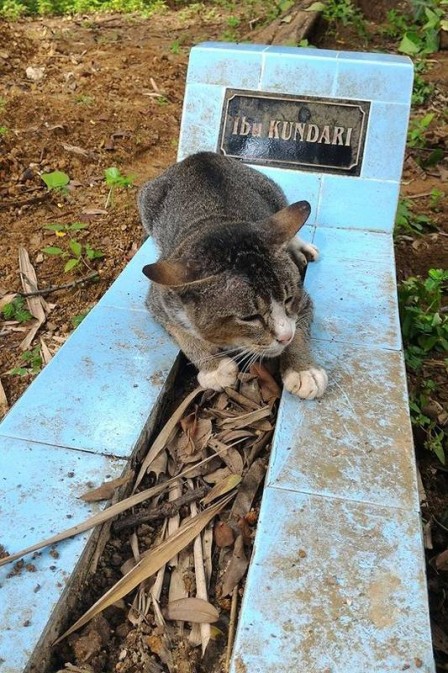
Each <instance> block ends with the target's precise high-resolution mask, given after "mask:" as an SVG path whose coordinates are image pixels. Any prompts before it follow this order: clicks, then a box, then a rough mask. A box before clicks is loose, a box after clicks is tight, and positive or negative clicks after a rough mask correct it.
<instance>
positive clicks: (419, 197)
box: [405, 192, 432, 199]
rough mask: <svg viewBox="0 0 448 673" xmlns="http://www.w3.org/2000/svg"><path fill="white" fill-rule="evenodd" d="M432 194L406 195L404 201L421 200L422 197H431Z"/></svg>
mask: <svg viewBox="0 0 448 673" xmlns="http://www.w3.org/2000/svg"><path fill="white" fill-rule="evenodd" d="M431 195H432V192H421V193H420V194H408V195H407V196H406V197H405V198H406V199H422V198H423V197H424V196H431Z"/></svg>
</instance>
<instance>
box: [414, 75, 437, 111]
mask: <svg viewBox="0 0 448 673" xmlns="http://www.w3.org/2000/svg"><path fill="white" fill-rule="evenodd" d="M434 89H435V86H434V84H431V83H430V82H426V80H424V79H423V77H422V76H421V75H420V74H419V73H418V72H416V73H415V76H414V86H413V89H412V105H414V106H416V105H423V104H424V103H426V101H427V100H428V98H429V97H430V96H432V94H433V93H434Z"/></svg>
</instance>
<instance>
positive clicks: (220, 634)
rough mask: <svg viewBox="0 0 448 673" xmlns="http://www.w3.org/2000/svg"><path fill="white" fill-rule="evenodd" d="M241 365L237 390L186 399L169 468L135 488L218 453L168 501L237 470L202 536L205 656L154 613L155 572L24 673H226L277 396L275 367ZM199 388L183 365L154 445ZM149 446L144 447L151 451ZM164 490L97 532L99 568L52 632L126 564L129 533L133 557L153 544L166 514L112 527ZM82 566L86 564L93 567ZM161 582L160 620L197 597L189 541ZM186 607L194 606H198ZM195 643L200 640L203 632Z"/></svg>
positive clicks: (184, 630) (190, 632)
mask: <svg viewBox="0 0 448 673" xmlns="http://www.w3.org/2000/svg"><path fill="white" fill-rule="evenodd" d="M241 369H242V371H241V373H240V381H239V383H238V386H237V388H236V391H235V392H234V393H232V392H228V393H226V392H223V393H213V392H212V391H206V392H203V391H202V392H200V393H199V394H198V396H197V397H196V398H195V399H194V400H193V401H192V402H191V403H190V405H189V407H188V408H187V409H186V410H185V412H184V413H183V415H182V420H181V421H180V423H178V424H177V426H176V430H175V432H173V433H172V434H171V436H170V439H169V441H168V443H167V448H166V449H164V451H163V452H162V453H163V454H166V459H167V462H166V465H163V464H162V463H159V462H157V464H156V465H155V468H156V469H155V472H157V474H155V472H154V471H151V468H149V471H148V473H147V475H146V476H145V478H144V479H143V481H142V483H141V484H140V486H139V488H138V490H142V489H144V488H149V487H150V486H153V485H155V484H156V483H160V482H161V481H164V480H167V479H168V478H169V477H170V476H172V475H174V474H178V473H179V472H181V471H182V470H183V469H184V468H185V467H187V466H192V465H194V464H196V463H198V462H200V460H202V459H203V458H204V457H207V456H210V455H212V456H213V455H215V457H214V458H213V459H212V460H210V461H209V462H208V463H206V464H204V465H202V466H198V467H197V468H195V469H194V471H193V472H192V477H191V481H187V478H183V479H182V486H181V489H180V491H179V492H177V493H174V494H173V495H172V497H173V498H177V497H179V496H180V495H182V496H184V495H185V494H186V493H187V492H188V491H189V490H191V489H193V490H194V491H196V492H198V491H199V492H200V493H204V492H205V491H209V490H210V489H211V488H212V487H213V486H214V484H216V483H219V482H223V481H225V480H226V479H227V480H231V479H232V475H235V474H241V477H242V480H241V482H240V483H239V484H238V485H237V487H236V489H235V490H236V495H235V497H234V498H233V499H232V500H231V501H230V503H229V504H228V505H226V507H225V508H224V509H223V510H222V511H221V512H220V513H219V514H218V515H217V516H216V517H215V518H214V519H213V520H212V522H211V524H210V525H209V526H207V528H206V529H205V531H206V534H205V538H206V539H205V540H204V533H203V534H202V551H203V553H204V559H205V562H204V564H203V565H204V567H205V573H206V585H207V602H208V603H210V605H211V606H213V608H212V609H214V610H216V614H217V616H218V617H217V621H216V622H214V623H213V624H211V627H210V640H209V642H208V645H207V648H206V650H205V655H204V657H202V655H201V647H202V645H201V634H200V627H199V626H198V625H196V626H193V625H192V623H190V622H188V621H184V622H180V621H175V620H172V619H167V620H166V622H165V625H164V626H161V625H160V621H159V622H158V620H157V611H156V612H155V611H154V604H153V603H152V601H151V599H150V595H151V589H152V587H153V584H154V581H155V576H152V577H151V578H149V579H148V581H147V583H146V585H145V587H144V588H142V589H139V590H134V591H132V592H131V593H130V594H129V595H127V596H125V597H124V598H123V599H121V600H120V601H118V603H117V604H115V605H113V606H111V607H109V608H106V610H104V612H102V613H101V614H100V615H99V616H97V617H95V618H94V619H93V620H92V621H91V622H89V623H88V624H87V625H86V626H85V627H83V628H81V629H79V630H78V631H76V632H75V633H74V634H72V635H71V636H69V637H67V638H66V639H64V640H63V641H62V642H61V643H60V644H59V645H57V646H56V647H54V648H53V650H52V651H51V656H50V661H51V663H50V664H48V665H47V666H46V667H45V668H43V667H42V666H40V668H39V669H38V668H36V667H35V666H34V667H33V666H31V667H30V668H29V670H30V671H37V670H39V673H44V672H45V673H57V672H59V671H64V672H65V671H73V672H75V671H76V673H79V672H80V671H81V672H82V673H135V672H137V671H149V672H151V673H171V672H172V671H176V672H179V673H205V672H206V671H207V673H220V672H221V671H224V670H225V668H226V667H225V660H226V655H227V652H228V638H229V630H230V632H233V631H234V627H235V625H234V624H233V625H230V623H231V622H232V619H231V610H232V596H233V602H234V607H235V606H236V607H237V609H239V606H240V604H241V597H242V594H243V591H244V584H245V576H246V572H247V567H248V564H249V561H250V556H251V553H252V547H253V543H254V538H255V530H256V522H257V518H258V512H259V505H260V501H261V492H262V483H263V479H264V475H265V472H266V469H267V465H268V461H269V451H270V446H271V440H272V436H273V431H274V425H275V418H276V415H277V408H278V402H279V398H280V394H281V389H280V385H279V377H278V371H277V370H276V366H275V364H273V363H269V364H268V365H267V366H265V365H259V364H256V365H253V366H252V367H250V368H248V369H247V370H246V371H244V366H243V367H241ZM196 385H197V384H196V372H195V370H194V368H193V367H192V366H191V365H190V364H189V363H187V362H186V361H185V360H182V361H181V363H180V365H179V369H178V372H177V376H176V378H175V380H174V382H173V384H172V385H171V387H170V389H169V390H168V391H167V392H166V399H168V400H169V402H168V403H167V404H165V411H164V412H163V414H162V417H161V419H160V420H159V422H158V423H157V428H156V430H157V431H156V432H155V433H154V434H153V437H152V439H154V438H155V436H156V435H157V433H158V432H159V431H160V430H161V428H163V426H164V425H165V423H166V421H167V420H168V419H169V418H170V417H171V415H172V414H173V412H174V411H175V410H176V409H177V407H178V406H179V404H180V403H181V401H182V400H183V399H185V398H186V396H187V395H188V394H189V393H190V392H191V391H192V390H193V389H194V388H195V386H196ZM263 409H264V411H260V410H263ZM251 414H252V416H251ZM245 417H247V418H245ZM151 444H152V442H151V441H150V442H149V443H148V448H149V447H150V446H151ZM224 444H225V445H228V446H229V445H231V444H233V446H232V447H231V448H230V449H229V450H228V451H226V452H225V453H222V454H220V455H219V456H217V455H216V453H215V452H216V449H219V448H222V446H223V445H224ZM212 447H213V448H212ZM153 468H154V465H153ZM138 471H139V465H137V466H136V469H135V473H136V474H138ZM249 472H250V474H249ZM248 474H249V477H247V478H246V475H248ZM229 483H230V481H229ZM168 491H169V489H167V490H166V491H165V492H163V493H162V494H161V495H159V496H157V497H155V498H154V499H152V500H151V501H150V502H149V503H148V502H145V503H143V504H141V505H139V506H138V507H135V508H134V509H133V510H129V511H127V512H125V513H123V514H122V515H120V517H119V518H118V519H116V520H115V521H114V522H113V523H112V526H111V527H110V533H108V530H109V529H107V530H105V531H104V533H103V539H102V540H101V541H100V543H98V545H97V549H101V550H102V552H101V554H99V552H98V551H97V552H96V553H94V555H93V557H94V558H95V557H96V570H95V571H94V572H91V571H87V573H84V577H83V578H82V579H81V580H80V581H78V582H75V583H72V586H73V589H72V595H71V598H69V600H68V601H67V604H68V605H70V606H71V607H70V608H67V610H66V613H65V614H62V615H61V614H60V617H59V622H60V626H59V633H62V632H63V631H64V629H66V628H68V627H69V626H71V625H72V624H73V623H74V622H75V621H76V620H77V619H78V618H79V617H80V616H81V615H82V614H83V613H84V612H85V611H86V610H87V609H88V608H89V607H91V606H92V605H93V604H94V603H95V602H96V600H98V599H99V598H100V597H101V596H102V595H103V594H104V593H106V591H107V590H108V589H109V588H110V587H111V586H112V585H113V584H115V583H116V582H117V581H118V580H119V579H120V578H121V577H122V576H123V572H125V571H126V570H127V569H128V568H129V567H131V565H132V563H133V559H134V558H135V557H134V555H133V551H132V547H131V538H132V536H133V540H134V549H135V548H136V546H138V551H139V553H140V555H141V554H143V553H144V552H146V551H147V550H150V549H153V548H154V546H155V545H156V544H157V543H158V540H160V539H161V535H162V530H163V528H164V526H167V522H168V519H169V517H168V516H167V515H163V516H160V518H159V519H157V520H154V521H146V522H141V523H135V524H134V525H130V526H128V527H126V528H122V529H121V530H117V526H120V525H123V523H124V522H125V520H126V519H128V517H129V516H130V514H131V513H132V514H133V515H139V514H142V513H143V512H147V511H148V509H149V508H151V510H154V509H156V510H158V509H159V510H160V508H161V507H162V506H163V505H164V503H166V502H167V500H168ZM197 507H198V510H199V511H200V510H202V509H204V505H202V504H201V502H200V500H199V499H198V500H197ZM179 515H180V520H181V522H182V521H185V520H187V519H188V518H189V517H190V516H191V505H190V504H185V505H183V506H182V507H181V508H180V510H179ZM207 540H208V541H207ZM88 565H89V566H90V565H91V562H90V561H89V563H88ZM123 566H124V567H123ZM159 580H161V588H160V596H159V605H160V608H161V610H162V614H166V609H167V606H168V604H169V603H170V599H171V601H172V600H175V599H177V598H181V597H184V596H185V597H187V596H188V597H195V596H197V582H196V573H195V565H194V554H193V543H190V544H189V545H188V546H187V547H186V548H185V549H184V550H183V551H181V552H180V553H179V554H178V557H177V565H176V564H175V563H171V562H170V563H168V564H167V565H166V567H165V571H164V573H163V579H162V578H161V577H159ZM75 587H76V588H75ZM73 592H74V594H73ZM223 594H225V595H223ZM188 609H191V605H190V606H188ZM192 609H193V610H195V609H196V608H195V606H193V608H192ZM59 613H60V611H59ZM202 637H206V636H204V634H203V636H202ZM70 665H71V666H72V667H74V668H70Z"/></svg>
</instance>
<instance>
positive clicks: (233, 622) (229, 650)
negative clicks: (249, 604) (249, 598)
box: [224, 584, 238, 671]
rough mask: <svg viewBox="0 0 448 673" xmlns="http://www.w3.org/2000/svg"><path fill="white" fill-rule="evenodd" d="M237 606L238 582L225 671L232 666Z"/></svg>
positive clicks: (231, 609)
mask: <svg viewBox="0 0 448 673" xmlns="http://www.w3.org/2000/svg"><path fill="white" fill-rule="evenodd" d="M237 607H238V584H237V585H236V587H235V588H234V589H233V592H232V603H231V605H230V622H229V635H228V638H227V651H226V662H225V666H224V670H225V671H228V670H229V668H230V658H231V656H232V650H233V641H234V640H235V629H236V614H237Z"/></svg>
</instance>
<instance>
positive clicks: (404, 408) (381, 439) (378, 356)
mask: <svg viewBox="0 0 448 673" xmlns="http://www.w3.org/2000/svg"><path fill="white" fill-rule="evenodd" d="M313 352H314V357H315V360H316V363H317V364H318V365H319V366H321V367H324V369H325V370H326V372H327V374H328V382H329V383H328V388H327V391H326V393H325V395H324V396H323V397H322V399H320V400H313V401H302V400H298V399H297V397H294V396H293V395H290V394H288V393H285V394H284V395H283V399H282V403H281V406H280V410H279V415H278V419H277V426H276V434H275V439H274V445H273V448H272V452H271V467H270V472H269V477H268V484H269V485H270V486H276V487H279V488H285V489H288V490H292V491H300V492H302V493H313V494H316V495H324V496H327V497H328V496H330V497H337V498H345V499H348V500H355V501H358V502H366V503H367V502H369V503H373V504H377V505H383V506H387V507H400V508H404V509H414V510H415V511H416V512H418V511H419V500H418V492H417V481H416V474H415V459H414V448H413V442H412V431H411V425H410V421H409V400H408V396H407V390H406V375H405V370H404V364H403V358H402V354H401V353H398V352H393V351H387V350H383V351H381V350H376V349H369V350H365V349H359V348H356V349H354V348H353V347H352V346H351V345H350V346H348V345H346V344H329V343H325V344H324V343H318V344H317V343H314V344H313Z"/></svg>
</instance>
